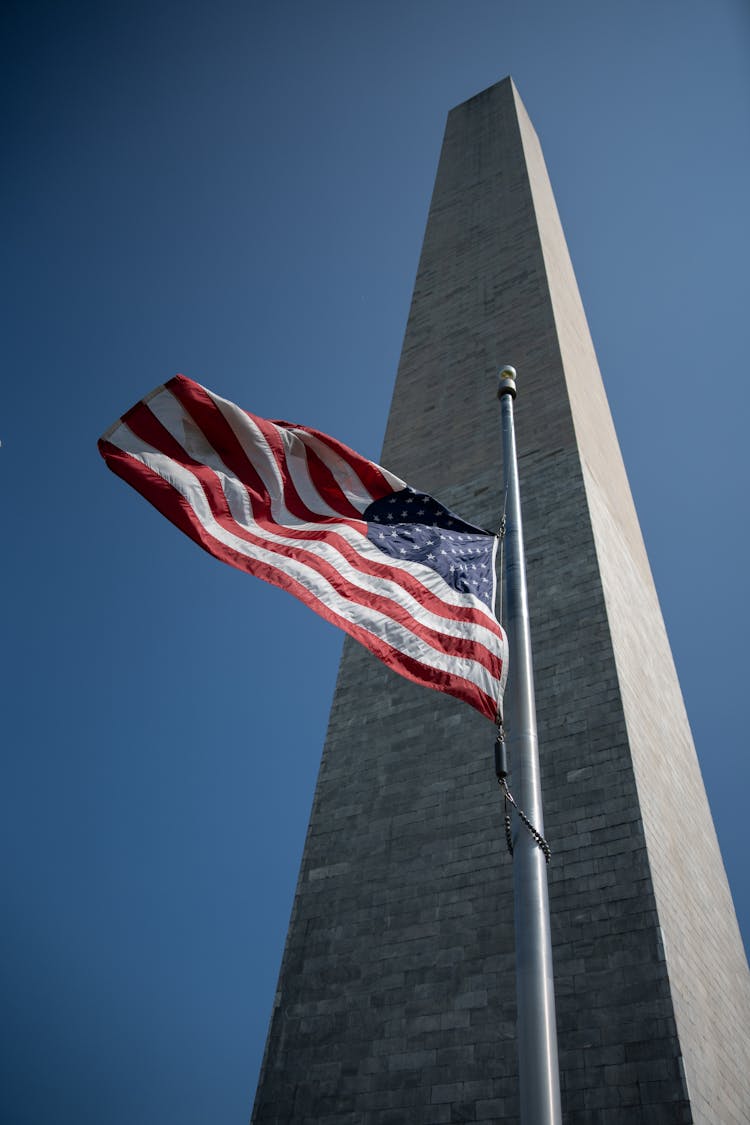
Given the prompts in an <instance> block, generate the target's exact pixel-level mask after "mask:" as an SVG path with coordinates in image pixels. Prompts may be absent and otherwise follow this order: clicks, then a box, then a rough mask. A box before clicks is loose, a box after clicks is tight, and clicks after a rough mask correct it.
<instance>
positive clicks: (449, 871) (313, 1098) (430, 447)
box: [253, 79, 750, 1125]
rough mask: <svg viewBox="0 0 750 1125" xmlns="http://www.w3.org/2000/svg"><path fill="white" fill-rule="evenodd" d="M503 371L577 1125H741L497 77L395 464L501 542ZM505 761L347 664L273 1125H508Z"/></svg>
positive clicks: (618, 508) (419, 355)
mask: <svg viewBox="0 0 750 1125" xmlns="http://www.w3.org/2000/svg"><path fill="white" fill-rule="evenodd" d="M505 362H512V363H513V364H514V366H515V367H516V368H517V369H518V373H519V397H518V401H517V437H518V445H519V469H520V476H521V492H522V501H523V505H524V530H525V539H526V549H527V568H528V580H529V597H530V609H531V625H532V644H533V650H534V668H535V681H536V692H537V710H538V723H539V738H540V751H541V756H542V782H543V794H544V811H545V822H546V835H547V837H548V839H549V840H550V843H551V845H552V848H553V858H552V863H551V865H550V868H549V879H550V900H551V917H552V939H553V953H554V960H555V973H556V994H557V1013H558V1029H559V1049H560V1066H561V1083H562V1096H563V1113H564V1120H565V1121H566V1122H569V1123H571V1125H593V1123H598V1122H606V1123H607V1125H625V1123H628V1125H630V1123H632V1122H634V1121H642V1122H649V1123H651V1122H654V1123H656V1122H675V1123H678V1122H690V1121H695V1122H702V1123H703V1122H705V1123H711V1125H740V1123H741V1122H744V1121H746V1120H747V1119H748V1118H750V1091H749V1090H748V1079H747V1075H748V1073H750V1060H749V1059H748V1054H747V1032H746V1028H747V1026H748V1023H750V986H749V983H748V973H747V965H746V962H745V958H744V952H743V950H742V945H741V940H740V937H739V932H738V930H737V925H736V920H735V918H734V912H733V908H732V904H731V898H730V896H729V891H728V887H727V884H726V878H725V876H724V871H723V867H722V863H721V858H720V855H719V852H718V847H717V845H716V838H715V834H714V832H713V826H712V824H711V819H710V813H709V811H708V806H707V803H706V799H705V794H704V792H703V787H702V782H701V779H700V773H699V770H698V766H697V760H696V757H695V752H694V749H693V747H692V740H691V738H690V732H689V728H688V725H687V720H686V718H685V713H684V707H683V705H682V700H681V696H680V692H679V686H678V684H677V680H676V676H675V674H674V668H673V665H672V660H671V655H670V653H669V647H668V643H667V640H666V635H665V632H664V627H663V623H662V619H661V614H660V611H659V606H658V601H657V598H656V594H655V591H654V588H653V582H652V580H651V576H650V572H649V568H648V562H647V559H646V556H645V551H644V549H643V544H642V540H641V536H640V531H639V529H638V524H637V519H636V516H635V511H634V508H633V505H632V500H631V498H630V492H629V489H628V485H627V480H626V478H625V473H624V469H623V467H622V461H621V457H620V453H619V449H618V446H617V441H616V437H615V434H614V430H613V427H612V423H611V419H610V416H609V411H608V408H607V404H606V398H605V396H604V391H603V387H602V383H601V378H600V375H599V372H598V367H597V364H596V358H595V355H594V351H593V347H592V345H591V341H590V337H589V333H588V328H587V326H586V321H585V316H584V314H583V310H582V307H581V304H580V298H579V296H578V290H577V286H576V283H575V278H574V276H573V272H572V268H571V266H570V261H569V257H568V254H567V249H566V246H565V240H564V236H563V233H562V229H561V226H560V223H559V218H558V216H557V212H556V209H555V205H554V200H553V197H552V192H551V188H550V186H549V181H548V178H547V174H546V170H545V168H544V162H543V158H542V155H541V151H540V149H539V145H538V141H537V139H536V136H535V134H534V131H533V129H532V127H531V125H530V123H529V121H528V118H527V116H526V114H525V111H524V109H523V106H522V105H521V103H520V100H519V99H518V95H517V93H516V91H515V89H514V87H513V84H512V82H511V81H510V80H509V79H506V80H504V81H503V82H501V83H498V84H497V85H496V86H493V87H491V88H490V89H489V90H487V91H484V92H483V93H482V94H479V95H478V96H477V97H475V98H472V99H470V100H469V101H468V102H465V103H464V104H462V105H460V106H458V107H457V108H456V109H454V110H452V111H451V113H450V114H449V117H448V122H447V126H446V133H445V138H444V143H443V148H442V153H441V158H440V164H439V168H438V173H437V179H436V183H435V189H434V193H433V198H432V203H431V207H430V214H429V219H428V224H427V230H426V234H425V240H424V245H423V249H422V254H421V259H420V263H419V269H418V273H417V279H416V283H415V287H414V296H413V300H412V306H411V311H410V315H409V321H408V325H407V329H406V335H405V340H404V346H403V351H402V356H401V362H400V365H399V372H398V377H397V381H396V387H395V391H394V397H393V403H392V407H391V413H390V417H389V422H388V429H387V433H386V439H385V444H384V449H383V453H382V458H381V460H382V463H383V464H384V465H385V466H387V467H388V468H389V469H390V470H392V471H393V472H395V473H397V474H399V476H401V477H403V478H404V479H405V480H408V481H409V483H410V484H411V485H413V486H414V487H416V488H419V489H423V490H425V491H426V492H429V493H431V494H432V495H434V496H437V497H438V498H439V499H440V500H441V501H442V502H443V503H445V504H446V505H447V506H448V507H450V508H451V509H453V510H454V511H456V512H458V513H460V515H461V516H462V517H464V518H465V519H467V520H469V521H471V522H473V523H476V524H478V525H480V526H486V527H494V526H497V525H498V523H499V518H500V513H501V510H502V482H501V469H500V465H501V449H500V436H499V410H498V406H497V402H496V399H495V387H496V383H495V379H496V373H497V370H498V369H499V368H500V367H501V366H503V364H504V363H505ZM340 436H342V437H345V435H340ZM510 674H511V676H512V674H513V670H512V668H511V671H510ZM512 721H513V720H512V716H509V723H510V724H512ZM492 738H493V732H492V727H491V725H490V724H489V723H487V722H486V721H485V720H483V719H482V718H481V716H479V715H477V714H475V713H473V712H472V711H471V710H470V709H469V708H467V707H466V706H464V705H462V704H461V703H458V702H456V701H454V700H452V699H450V698H448V697H443V696H439V695H437V694H436V693H434V692H428V691H425V690H424V689H422V688H419V687H417V686H415V685H413V684H411V683H408V682H406V681H404V680H400V679H398V678H397V677H396V676H395V675H393V674H392V673H390V672H389V671H388V670H387V669H386V668H384V667H383V666H382V665H380V664H379V663H378V662H377V661H375V660H374V659H373V658H372V657H371V656H369V655H368V654H367V653H366V652H365V651H364V650H362V649H360V648H359V647H358V646H357V645H356V644H354V643H353V642H351V641H349V640H347V641H346V642H345V646H344V653H343V656H342V662H341V667H340V671H339V677H338V683H337V687H336V693H335V697H334V702H333V706H332V710H331V718H330V724H329V730H328V735H327V740H326V746H325V749H324V752H323V760H322V764H321V769H320V775H319V778H318V784H317V788H316V793H315V798H314V803H313V810H312V815H311V820H310V825H309V829H308V835H307V840H306V844H305V851H304V856H303V861H302V867H301V871H300V876H299V882H298V886H297V892H296V896H295V902H294V907H293V912H292V918H291V922H290V927H289V933H288V937H287V944H286V949H285V953H284V958H283V963H282V969H281V974H280V979H279V987H278V992H277V996H276V1000H275V1004H274V1010H273V1014H272V1019H271V1027H270V1031H269V1038H268V1043H267V1048H266V1055H265V1058H264V1063H263V1069H262V1073H261V1079H260V1082H259V1086H258V1093H257V1097H256V1103H255V1109H254V1114H253V1119H254V1120H255V1121H257V1122H258V1123H261V1122H263V1123H267V1122H282V1121H284V1122H288V1121H300V1122H305V1121H309V1122H313V1121H314V1122H318V1123H320V1122H323V1123H328V1122H330V1123H331V1125H333V1123H337V1125H344V1123H349V1122H351V1123H354V1122H365V1123H367V1125H386V1123H390V1125H396V1123H398V1122H404V1123H406V1122H416V1123H419V1122H425V1123H439V1122H451V1121H477V1122H486V1123H489V1122H496V1121H499V1120H502V1121H503V1122H514V1121H517V1119H518V1091H517V1062H516V1046H515V999H514V988H515V984H514V949H513V943H514V937H513V915H512V911H513V896H512V873H511V870H510V864H511V862H512V861H511V860H510V858H509V857H508V856H507V854H506V853H505V844H504V838H503V825H502V805H501V800H500V796H499V793H498V790H497V785H496V782H495V779H494V774H493V768H492ZM511 766H512V763H511ZM511 782H512V775H511ZM524 1125H531V1123H524Z"/></svg>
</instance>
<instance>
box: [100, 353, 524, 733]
mask: <svg viewBox="0 0 750 1125" xmlns="http://www.w3.org/2000/svg"><path fill="white" fill-rule="evenodd" d="M99 449H100V452H101V454H102V456H103V457H104V459H105V461H106V462H107V465H108V466H109V468H110V469H112V471H113V472H114V473H116V474H117V475H118V476H120V477H122V478H123V480H125V481H127V483H129V484H130V485H132V486H133V487H134V488H135V489H136V490H137V491H138V492H140V493H141V494H142V495H143V496H144V497H145V498H146V499H147V500H148V501H149V502H150V503H151V504H153V505H154V507H156V508H157V509H158V510H159V511H160V512H161V513H162V514H163V515H165V516H166V517H167V518H168V519H170V520H171V521H172V522H173V523H174V524H175V525H176V526H177V527H179V528H180V529H181V530H182V531H184V532H185V534H186V535H189V536H190V538H191V539H193V540H194V541H195V542H196V543H198V544H199V545H200V546H201V547H203V548H204V549H205V550H206V551H208V552H209V553H210V554H212V555H214V556H215V557H216V558H218V559H221V560H222V561H223V562H227V563H229V564H230V565H232V566H235V567H237V568H239V569H241V570H244V571H247V572H248V573H250V574H253V575H255V576H256V577H258V578H262V579H264V580H265V581H267V582H271V583H273V584H274V585H276V586H279V587H280V588H282V589H285V590H288V591H289V592H290V593H292V594H294V595H295V596H296V597H298V598H300V599H301V600H302V601H304V602H305V603H306V604H307V605H309V606H310V607H311V608H312V609H313V610H315V611H316V612H317V613H319V614H320V615H321V616H322V617H324V618H326V620H328V621H330V622H332V623H333V624H335V625H337V626H339V627H340V628H342V629H344V630H345V631H346V632H347V633H349V634H350V635H351V636H353V637H355V638H356V639H357V640H359V641H360V642H361V643H362V644H364V645H365V646H366V647H367V648H368V649H370V651H371V652H373V653H374V654H375V655H376V656H377V657H378V658H379V659H380V660H382V661H383V662H384V663H385V664H387V665H388V666H389V667H391V668H393V669H394V670H395V671H397V672H399V673H400V674H401V675H403V676H406V677H408V678H409V679H411V680H414V681H416V682H417V683H420V684H424V685H426V686H429V687H433V688H436V689H438V690H440V691H444V692H447V693H448V694H450V695H454V696H456V697H457V698H459V699H462V700H464V701H465V702H467V703H469V704H471V706H473V707H475V708H477V710H479V711H481V712H482V714H484V715H486V716H487V717H488V718H490V719H494V718H495V716H496V714H497V713H498V712H499V709H500V706H501V702H502V694H503V690H504V686H505V679H506V675H507V642H506V638H505V634H504V633H503V630H502V629H501V627H500V625H499V623H498V621H497V619H496V618H495V616H494V614H493V613H492V610H491V605H492V603H493V601H494V570H495V567H494V558H495V550H496V547H497V540H496V538H495V537H494V536H492V535H491V534H490V533H489V532H483V531H481V529H479V528H474V527H471V526H470V525H467V524H465V523H463V521H461V520H459V519H458V517H454V518H453V519H451V520H450V521H449V522H450V524H451V527H452V528H454V524H455V525H457V527H458V531H455V529H454V534H452V535H451V536H450V537H449V538H450V539H451V544H450V546H449V548H448V549H449V550H451V551H453V552H454V553H455V552H460V551H461V550H462V535H463V537H464V541H465V543H466V544H467V546H466V547H465V550H466V551H468V552H469V554H468V556H467V559H464V560H463V561H464V562H465V563H466V564H467V566H468V565H469V564H470V563H471V561H472V559H477V558H478V553H481V551H482V550H486V551H488V552H489V554H490V560H491V566H489V565H487V564H486V563H485V565H484V571H485V575H486V573H487V572H490V573H491V575H492V589H491V594H490V595H489V596H487V595H486V596H485V597H484V598H483V597H481V596H479V595H478V593H477V592H476V591H475V590H473V589H472V588H471V584H470V583H469V582H466V581H465V579H464V586H465V587H468V588H459V589H457V588H456V586H455V585H451V583H450V582H449V581H447V580H446V577H445V576H444V574H441V573H440V570H439V569H436V568H435V567H433V566H432V565H427V564H426V563H425V562H424V561H418V560H416V559H415V558H410V559H403V558H399V557H393V555H392V554H391V553H385V552H384V551H383V550H381V549H380V548H379V547H378V546H377V545H376V544H375V543H374V542H373V539H372V535H371V534H370V535H369V536H368V532H370V533H371V532H372V530H373V528H376V529H377V530H378V531H380V530H381V528H380V525H378V524H368V522H367V519H366V518H364V515H363V514H364V513H365V512H366V510H367V509H368V508H370V509H371V510H376V509H378V508H379V506H378V504H377V502H378V501H382V500H384V498H389V497H391V495H392V494H393V495H396V494H398V495H399V498H402V497H403V496H404V495H408V494H411V495H410V496H409V497H408V498H410V499H411V498H413V497H416V496H417V495H420V496H422V498H423V499H424V500H427V501H430V503H431V504H432V509H431V511H433V513H434V512H435V511H438V512H440V513H444V514H446V515H447V516H449V517H450V516H451V513H449V512H447V510H446V509H444V508H442V506H440V505H439V504H437V503H436V502H435V501H432V500H431V498H430V497H424V496H423V494H415V493H413V490H411V489H409V488H408V486H407V485H405V483H404V482H403V481H402V480H400V479H399V478H398V477H395V476H394V475H393V474H392V473H389V472H388V471H387V470H385V469H383V468H381V467H380V466H379V465H376V464H375V463H374V462H372V461H368V460H367V459H366V458H364V457H361V456H360V455H359V454H357V453H355V452H354V451H353V450H351V449H349V448H348V447H347V446H345V445H343V444H342V443H341V442H338V441H336V440H335V439H334V438H331V437H328V436H327V435H325V434H322V433H320V432H318V431H316V430H312V429H309V428H307V427H304V426H297V425H292V424H290V423H286V422H278V421H276V422H271V421H268V420H266V419H263V418H259V417H257V416H255V415H252V414H249V413H248V412H247V411H244V410H242V409H241V408H240V407H238V406H236V405H235V404H234V403H231V402H229V401H227V400H226V399H222V398H220V397H219V396H218V395H215V394H213V393H212V392H211V391H209V390H207V389H206V388H205V387H202V386H201V385H200V384H198V383H195V382H194V381H193V380H191V379H187V378H185V377H184V376H182V375H178V376H175V378H173V379H171V380H169V382H168V383H166V384H164V385H163V386H160V387H157V388H156V389H155V390H154V391H152V392H151V394H150V395H148V396H147V397H146V398H145V399H143V400H141V401H140V402H139V403H137V404H136V405H135V406H134V407H133V408H132V409H131V410H129V411H128V412H127V413H126V414H124V415H123V416H122V418H121V419H119V420H118V421H117V422H116V423H115V425H114V426H112V427H111V428H110V429H109V430H108V431H107V432H106V433H105V434H104V435H103V437H102V438H101V439H100V441H99ZM409 519H410V521H411V524H410V527H412V528H413V526H414V525H415V524H418V523H419V517H418V516H417V515H416V506H415V514H414V515H413V516H412V515H411V514H410V517H409ZM433 522H444V521H440V520H439V519H435V518H434V519H433ZM402 528H403V525H402ZM464 529H465V530H464ZM442 530H444V529H442ZM422 531H424V529H422ZM440 533H441V529H440V528H433V527H430V528H428V529H427V532H426V534H429V535H436V534H440ZM403 537H404V539H405V540H412V539H414V540H415V541H416V537H415V536H414V535H412V534H410V531H409V530H406V531H404V532H403ZM482 537H484V538H485V539H486V544H485V543H484V542H483V541H482ZM421 541H422V542H424V538H423V539H422V540H421ZM434 541H435V540H434V539H432V540H427V542H428V543H432V542H434ZM443 545H445V546H447V544H443ZM443 553H445V552H443ZM430 557H432V556H430ZM453 569H454V568H453V566H451V571H452V570H453ZM444 573H445V575H448V572H447V570H446V571H445V572H444ZM448 577H450V575H448Z"/></svg>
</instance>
